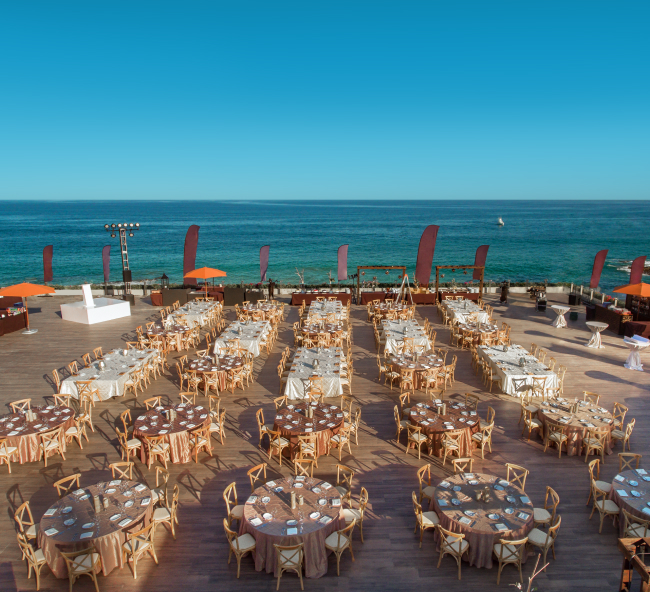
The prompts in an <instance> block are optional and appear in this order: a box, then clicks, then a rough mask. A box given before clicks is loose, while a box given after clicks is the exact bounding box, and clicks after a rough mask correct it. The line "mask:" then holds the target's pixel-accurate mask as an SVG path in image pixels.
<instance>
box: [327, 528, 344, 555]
mask: <svg viewBox="0 0 650 592" xmlns="http://www.w3.org/2000/svg"><path fill="white" fill-rule="evenodd" d="M349 545H350V541H348V539H346V538H345V537H342V536H341V537H339V535H338V532H333V533H332V534H331V535H329V536H328V537H327V538H326V539H325V546H326V547H327V548H329V549H336V550H337V551H340V550H341V549H347V547H348V546H349Z"/></svg>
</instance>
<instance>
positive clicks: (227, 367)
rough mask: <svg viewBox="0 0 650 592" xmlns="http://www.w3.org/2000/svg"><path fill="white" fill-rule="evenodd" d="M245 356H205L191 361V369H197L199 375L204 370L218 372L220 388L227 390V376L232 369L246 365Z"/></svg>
mask: <svg viewBox="0 0 650 592" xmlns="http://www.w3.org/2000/svg"><path fill="white" fill-rule="evenodd" d="M244 362H245V361H244V358H242V357H240V356H233V355H230V354H224V355H222V356H215V357H214V358H211V357H203V358H197V359H196V360H192V361H191V362H190V363H189V369H190V370H194V371H196V374H197V375H203V373H204V372H217V377H218V378H219V390H221V391H225V390H226V376H227V374H228V372H231V371H232V370H238V369H239V368H241V367H242V366H243V365H244Z"/></svg>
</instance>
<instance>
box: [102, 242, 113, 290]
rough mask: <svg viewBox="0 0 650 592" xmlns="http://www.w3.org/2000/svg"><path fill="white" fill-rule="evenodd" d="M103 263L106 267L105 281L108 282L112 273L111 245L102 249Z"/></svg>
mask: <svg viewBox="0 0 650 592" xmlns="http://www.w3.org/2000/svg"><path fill="white" fill-rule="evenodd" d="M102 265H103V267H104V283H105V284H108V282H109V281H110V275H111V245H106V246H105V247H104V248H103V249H102Z"/></svg>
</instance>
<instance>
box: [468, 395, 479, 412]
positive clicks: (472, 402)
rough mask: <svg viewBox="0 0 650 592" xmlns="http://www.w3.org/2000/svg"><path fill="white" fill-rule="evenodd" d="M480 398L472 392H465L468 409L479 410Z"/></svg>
mask: <svg viewBox="0 0 650 592" xmlns="http://www.w3.org/2000/svg"><path fill="white" fill-rule="evenodd" d="M480 401H481V400H480V399H479V398H478V397H477V396H476V395H472V394H471V393H465V407H466V409H467V410H468V411H478V404H479V403H480Z"/></svg>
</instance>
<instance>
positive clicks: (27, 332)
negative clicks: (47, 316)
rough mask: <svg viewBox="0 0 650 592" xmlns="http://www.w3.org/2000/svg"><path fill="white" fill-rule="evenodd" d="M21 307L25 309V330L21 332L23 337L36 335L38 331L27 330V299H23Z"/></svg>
mask: <svg viewBox="0 0 650 592" xmlns="http://www.w3.org/2000/svg"><path fill="white" fill-rule="evenodd" d="M22 300H23V307H24V309H25V324H26V325H27V328H26V329H25V330H24V331H23V335H32V334H33V333H38V329H30V328H29V311H28V310H27V298H25V297H23V299H22Z"/></svg>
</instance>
